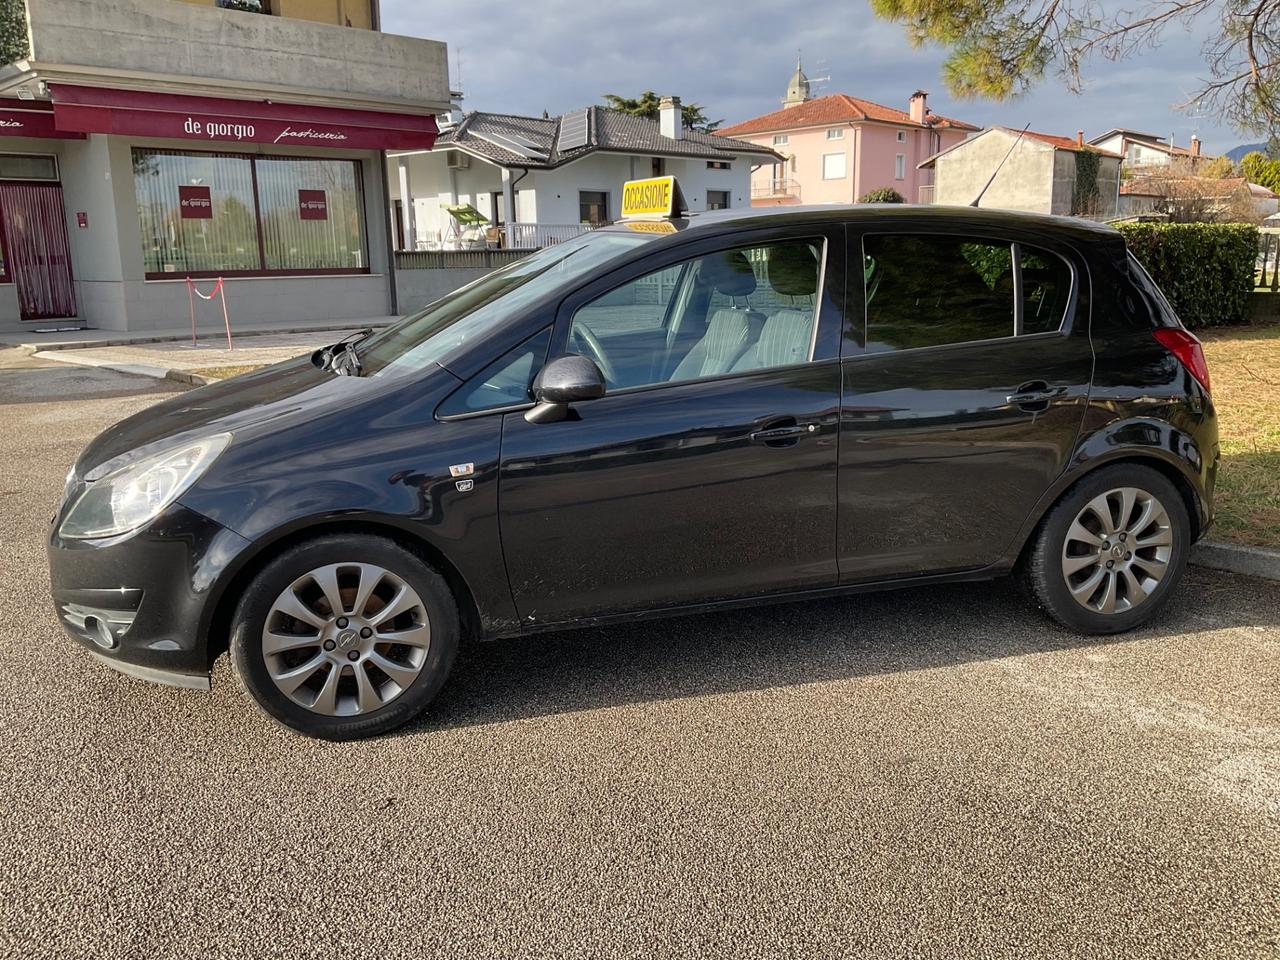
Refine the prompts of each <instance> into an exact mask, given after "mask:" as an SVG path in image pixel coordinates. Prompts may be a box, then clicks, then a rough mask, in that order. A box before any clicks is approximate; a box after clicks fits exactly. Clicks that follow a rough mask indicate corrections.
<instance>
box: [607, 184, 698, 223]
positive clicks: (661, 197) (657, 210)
mask: <svg viewBox="0 0 1280 960" xmlns="http://www.w3.org/2000/svg"><path fill="white" fill-rule="evenodd" d="M683 209H684V197H683V196H682V195H681V193H680V185H679V184H678V183H676V178H675V177H650V178H649V179H648V180H628V181H627V182H626V183H624V184H623V185H622V219H623V220H632V219H636V218H644V219H648V220H654V219H659V218H663V217H676V216H679V215H680V214H681V213H682V212H683Z"/></svg>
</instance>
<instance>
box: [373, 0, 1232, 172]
mask: <svg viewBox="0 0 1280 960" xmlns="http://www.w3.org/2000/svg"><path fill="white" fill-rule="evenodd" d="M382 15H383V29H385V30H387V31H389V32H393V33H406V34H410V35H413V36H422V37H432V38H434V39H438V40H443V41H444V42H445V43H447V44H448V45H449V63H450V75H451V79H452V82H453V83H454V84H455V85H456V84H457V83H458V73H459V67H458V59H459V56H460V57H461V61H462V62H461V83H462V88H463V90H464V93H465V94H466V97H465V100H464V101H463V104H462V105H463V108H464V109H466V110H492V111H500V112H509V113H524V114H533V115H541V113H542V111H543V110H544V109H545V110H547V111H549V112H550V113H551V114H552V115H553V116H554V115H556V114H558V113H563V112H565V111H567V110H571V109H574V108H575V107H583V106H586V105H588V104H590V103H597V102H599V100H600V96H601V94H604V93H620V94H626V95H635V94H638V93H640V92H641V91H643V90H655V91H657V92H658V93H660V94H674V95H676V96H679V97H682V98H683V99H684V100H685V102H694V103H699V104H702V105H703V107H704V109H705V110H706V113H707V115H708V116H709V117H710V118H712V119H721V118H723V119H724V120H725V121H726V122H727V123H734V122H736V121H738V120H745V119H748V118H750V117H754V116H759V115H760V114H763V113H768V112H769V111H771V110H775V109H777V108H778V106H779V100H780V99H781V97H782V95H783V93H784V92H785V91H786V86H787V81H788V79H789V78H790V75H791V71H792V69H793V68H794V64H795V55H796V51H797V49H799V50H802V51H803V53H804V60H805V68H806V72H807V73H808V74H809V75H810V76H811V77H817V76H820V75H822V74H824V73H825V74H829V75H830V78H831V79H830V80H829V81H827V82H826V83H825V84H823V85H822V87H823V89H822V90H821V92H824V93H848V94H852V95H854V96H859V97H865V98H866V99H868V100H875V101H877V102H879V103H885V104H889V105H891V106H895V107H898V108H900V109H904V110H905V109H906V106H907V98H908V96H910V94H911V91H913V90H915V89H916V88H917V87H923V88H924V89H925V90H928V91H930V98H929V105H930V106H931V107H932V108H933V110H934V111H935V112H937V113H941V114H945V115H949V116H953V117H958V118H960V119H963V120H968V121H970V122H973V123H977V124H980V125H983V124H990V123H1002V124H1005V125H1007V126H1011V127H1022V126H1023V125H1024V124H1027V123H1030V124H1031V129H1032V130H1038V131H1043V132H1047V133H1058V134H1063V135H1067V136H1074V135H1075V132H1076V130H1079V129H1083V130H1084V131H1085V136H1086V137H1091V136H1095V135H1097V134H1099V133H1101V132H1102V131H1103V130H1105V129H1107V128H1110V127H1130V128H1135V129H1138V130H1149V131H1152V132H1156V133H1160V134H1163V135H1165V136H1168V135H1169V134H1173V135H1174V136H1175V137H1176V142H1178V143H1179V144H1183V145H1185V144H1186V142H1187V140H1188V139H1189V138H1190V136H1191V134H1192V132H1196V133H1198V134H1199V136H1200V139H1201V140H1202V141H1204V145H1205V147H1204V149H1205V152H1207V153H1215V152H1222V151H1225V150H1227V149H1229V148H1231V147H1233V146H1235V145H1236V144H1238V143H1241V142H1249V141H1251V140H1254V139H1256V138H1252V137H1241V136H1240V135H1238V134H1237V133H1235V132H1234V131H1233V130H1231V129H1229V128H1225V127H1220V126H1218V125H1217V124H1215V123H1214V121H1213V118H1211V117H1204V116H1200V117H1195V116H1188V115H1187V114H1185V113H1180V112H1178V111H1176V110H1174V109H1173V107H1172V105H1173V104H1175V103H1177V102H1179V101H1181V100H1183V99H1185V97H1186V94H1187V93H1188V92H1190V91H1191V90H1193V89H1194V88H1195V86H1196V83H1197V78H1198V77H1200V76H1202V75H1203V74H1204V72H1205V69H1204V65H1203V62H1202V60H1201V58H1200V44H1201V37H1199V36H1196V35H1194V34H1190V33H1187V32H1186V31H1184V30H1182V29H1181V28H1175V29H1173V30H1170V31H1169V32H1168V33H1167V34H1166V38H1165V42H1164V44H1163V45H1162V46H1161V47H1160V48H1159V49H1157V50H1154V51H1145V52H1143V53H1142V54H1141V55H1139V56H1138V57H1135V58H1132V59H1130V60H1127V61H1125V62H1122V63H1118V64H1116V63H1108V62H1106V61H1097V62H1095V63H1094V64H1093V65H1092V67H1091V69H1090V70H1089V85H1088V88H1087V90H1086V91H1085V92H1084V93H1083V94H1081V95H1073V94H1071V93H1069V92H1067V90H1066V89H1065V88H1064V87H1063V86H1062V85H1061V83H1060V82H1059V81H1058V80H1056V79H1055V78H1052V77H1050V78H1048V79H1046V80H1045V81H1044V82H1043V83H1042V84H1041V85H1040V86H1039V87H1038V88H1037V89H1036V91H1035V92H1034V93H1032V94H1030V95H1028V96H1026V97H1024V98H1021V99H1019V100H1015V101H1013V102H1010V103H1003V104H993V103H990V102H987V101H970V102H961V103H958V102H956V101H955V100H954V99H953V98H951V97H950V96H949V95H948V94H947V92H946V90H945V88H944V86H943V84H942V79H941V74H940V66H941V63H942V60H943V55H942V53H941V51H939V50H937V49H928V48H926V49H920V50H914V49H912V48H911V46H910V44H908V43H907V42H906V40H905V38H904V34H903V31H902V28H901V27H899V26H896V25H894V24H890V23H886V22H884V21H881V20H879V19H878V18H876V17H875V16H874V15H873V14H872V13H871V11H870V8H869V7H868V6H867V4H866V3H865V2H863V0H807V2H805V3H803V4H793V5H790V6H789V5H787V4H780V3H778V2H776V0H769V2H763V0H691V2H684V3H671V2H659V3H653V4H651V5H635V4H627V5H625V6H623V5H621V4H617V3H610V2H596V3H590V2H584V0H526V2H524V3H511V2H510V0H502V2H498V0H433V2H431V3H429V4H428V3H424V2H422V0H382Z"/></svg>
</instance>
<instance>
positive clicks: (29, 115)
mask: <svg viewBox="0 0 1280 960" xmlns="http://www.w3.org/2000/svg"><path fill="white" fill-rule="evenodd" d="M0 136H3V137H41V138H43V139H46V140H83V139H84V134H83V133H71V132H70V131H68V132H65V133H64V132H63V131H61V130H59V129H58V128H57V127H56V126H55V125H54V122H53V105H52V104H49V103H45V102H44V101H43V100H10V99H8V98H5V99H3V100H0Z"/></svg>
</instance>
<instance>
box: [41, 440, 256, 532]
mask: <svg viewBox="0 0 1280 960" xmlns="http://www.w3.org/2000/svg"><path fill="white" fill-rule="evenodd" d="M230 442H231V434H229V433H219V434H215V435H214V436H212V437H205V438H203V439H201V440H197V441H195V442H194V443H189V444H187V445H185V446H182V447H176V448H173V449H169V450H162V451H160V452H159V453H155V454H152V455H151V456H149V457H143V458H142V459H141V460H138V461H136V462H134V463H131V464H129V465H128V466H126V467H122V468H120V469H119V470H116V471H115V472H113V473H109V474H107V475H106V476H104V477H102V478H101V479H99V480H96V481H94V482H93V483H90V484H89V486H88V487H87V488H86V489H85V491H84V493H82V494H80V498H79V499H78V500H76V502H75V504H74V505H73V506H72V507H71V509H70V510H69V511H68V512H67V518H66V519H65V520H63V521H62V527H61V533H62V535H63V536H64V537H70V538H72V539H75V540H91V539H96V538H98V537H114V536H117V535H119V534H122V533H128V532H129V531H131V530H137V529H138V528H139V527H140V526H142V525H143V524H144V523H146V522H148V521H149V520H152V519H154V518H155V517H157V516H159V515H160V512H161V511H162V510H164V508H165V507H167V506H169V504H171V503H173V501H174V500H177V499H178V497H180V496H182V494H183V492H184V491H185V490H186V489H187V488H188V487H190V486H191V485H192V484H193V483H195V482H196V480H197V479H199V477H200V475H201V474H202V473H204V472H205V470H207V469H209V465H210V464H212V463H213V461H214V460H215V459H217V456H218V454H220V453H222V451H223V450H225V449H226V448H227V444H228V443H230ZM90 475H92V471H91V473H90Z"/></svg>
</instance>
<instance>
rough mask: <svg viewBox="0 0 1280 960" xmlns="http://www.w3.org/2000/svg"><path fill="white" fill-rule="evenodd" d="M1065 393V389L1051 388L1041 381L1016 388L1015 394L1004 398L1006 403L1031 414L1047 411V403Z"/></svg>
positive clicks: (1034, 381)
mask: <svg viewBox="0 0 1280 960" xmlns="http://www.w3.org/2000/svg"><path fill="white" fill-rule="evenodd" d="M1066 392H1067V388H1066V387H1051V386H1049V384H1047V383H1045V382H1044V381H1043V380H1032V381H1030V382H1029V383H1024V384H1022V386H1020V387H1018V390H1017V392H1016V393H1011V394H1009V396H1007V397H1005V402H1006V403H1012V404H1016V405H1017V406H1019V407H1021V408H1022V409H1023V410H1026V411H1029V412H1031V413H1040V412H1041V411H1044V410H1048V409H1049V401H1050V400H1052V399H1053V398H1054V397H1060V396H1062V395H1063V394H1064V393H1066Z"/></svg>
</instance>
